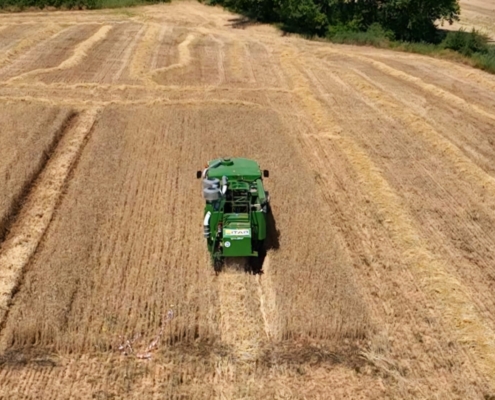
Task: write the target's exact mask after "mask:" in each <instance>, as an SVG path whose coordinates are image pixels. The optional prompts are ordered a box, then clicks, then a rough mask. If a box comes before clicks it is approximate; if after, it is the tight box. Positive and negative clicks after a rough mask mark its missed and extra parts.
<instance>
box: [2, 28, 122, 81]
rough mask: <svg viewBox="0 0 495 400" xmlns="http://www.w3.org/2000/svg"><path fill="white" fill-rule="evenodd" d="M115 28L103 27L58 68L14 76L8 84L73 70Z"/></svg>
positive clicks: (80, 44)
mask: <svg viewBox="0 0 495 400" xmlns="http://www.w3.org/2000/svg"><path fill="white" fill-rule="evenodd" d="M112 28H113V26H112V25H103V26H102V27H101V28H100V29H98V31H97V32H96V33H95V34H93V35H92V36H90V37H89V38H88V39H86V40H85V41H83V42H81V43H79V44H78V45H77V46H76V47H75V48H74V51H73V53H72V56H70V57H69V58H67V59H66V60H65V61H63V62H62V63H60V64H59V65H58V66H56V67H52V68H41V69H35V70H33V71H28V72H25V73H24V74H21V75H17V76H14V77H12V78H10V79H9V80H8V81H7V83H13V82H17V81H18V80H21V79H25V78H27V77H29V76H35V75H40V74H43V73H47V72H53V71H61V70H64V69H69V68H73V67H75V66H76V65H78V64H80V63H81V62H82V61H83V60H84V59H85V58H86V56H87V53H88V51H89V50H90V49H91V48H92V47H93V46H95V45H96V44H97V43H98V42H100V41H102V40H103V39H105V38H106V37H107V35H108V32H110V30H111V29H112Z"/></svg>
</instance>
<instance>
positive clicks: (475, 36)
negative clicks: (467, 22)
mask: <svg viewBox="0 0 495 400" xmlns="http://www.w3.org/2000/svg"><path fill="white" fill-rule="evenodd" d="M441 47H443V48H444V49H450V50H454V51H458V52H459V53H461V54H463V55H465V56H471V55H473V54H475V53H487V52H488V49H489V48H488V37H487V36H485V35H483V34H481V33H480V32H478V31H476V30H475V29H473V30H472V31H471V32H465V31H464V30H462V29H461V30H459V31H456V32H449V33H448V34H447V36H446V37H445V39H444V40H443V42H442V43H441Z"/></svg>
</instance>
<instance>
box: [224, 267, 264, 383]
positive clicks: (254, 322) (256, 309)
mask: <svg viewBox="0 0 495 400" xmlns="http://www.w3.org/2000/svg"><path fill="white" fill-rule="evenodd" d="M247 262H248V261H247V260H243V261H240V260H237V259H235V260H227V261H226V265H225V267H224V270H223V271H222V272H221V273H220V274H219V275H218V276H217V288H218V301H219V311H220V336H221V340H222V342H223V343H224V344H226V345H227V346H228V347H229V350H230V354H229V357H228V358H227V360H222V361H221V363H222V364H221V365H219V374H220V377H221V378H222V380H224V381H227V382H228V381H230V380H231V379H232V378H233V377H235V376H237V377H240V376H242V375H244V374H246V373H253V372H254V371H255V370H256V364H257V361H258V360H259V358H260V356H261V355H262V346H263V343H264V342H266V341H267V340H268V332H267V323H266V319H265V314H264V312H263V309H262V307H263V298H262V297H260V295H261V293H260V286H259V284H258V283H257V281H256V280H257V277H256V276H253V275H250V274H248V273H246V272H245V271H244V263H247ZM225 361H226V362H225ZM232 372H233V373H234V374H233V376H231V374H232Z"/></svg>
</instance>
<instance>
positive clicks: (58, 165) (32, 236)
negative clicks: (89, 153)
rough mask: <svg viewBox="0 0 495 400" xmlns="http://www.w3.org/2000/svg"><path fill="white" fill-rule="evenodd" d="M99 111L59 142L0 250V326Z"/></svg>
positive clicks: (81, 117)
mask: <svg viewBox="0 0 495 400" xmlns="http://www.w3.org/2000/svg"><path fill="white" fill-rule="evenodd" d="M98 114H99V109H97V108H94V109H91V110H88V111H84V112H82V113H81V114H80V115H79V116H78V117H77V121H76V122H75V124H74V125H73V127H72V128H71V129H70V130H69V131H68V132H67V133H66V134H65V136H64V137H63V138H62V139H61V141H60V143H59V145H58V147H57V149H56V150H55V152H54V154H53V156H52V158H51V159H50V160H49V161H48V163H47V165H46V167H45V169H44V170H43V172H42V173H41V174H40V176H39V178H38V179H37V181H36V183H35V184H34V187H33V189H32V191H31V193H30V194H29V196H28V199H27V201H26V203H25V205H24V206H23V208H22V210H21V212H20V214H19V217H18V219H17V221H16V222H15V223H14V225H13V226H12V229H11V232H10V234H9V236H8V237H7V239H6V241H5V242H4V243H3V245H2V247H1V248H0V326H2V324H3V323H4V320H5V316H6V314H7V312H8V309H9V306H10V303H11V298H12V294H13V293H14V292H15V290H16V288H17V286H18V284H19V282H20V280H21V278H22V275H23V271H24V270H25V268H26V266H27V265H28V263H29V261H30V259H31V257H32V256H33V255H34V253H35V251H36V249H37V248H38V245H39V244H40V242H41V240H42V238H43V235H44V233H45V231H46V229H47V228H48V226H49V224H50V222H51V220H52V217H53V214H54V212H55V209H56V207H57V204H58V201H59V198H60V196H61V194H62V191H63V187H64V184H65V182H66V179H67V177H68V176H69V173H70V171H71V168H72V166H73V165H74V163H75V162H76V161H77V159H78V157H79V155H80V154H81V152H82V149H83V148H84V144H85V142H86V139H87V137H88V134H89V133H90V131H91V129H92V127H93V125H94V123H95V121H96V119H97V116H98Z"/></svg>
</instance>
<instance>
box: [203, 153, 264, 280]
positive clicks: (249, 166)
mask: <svg viewBox="0 0 495 400" xmlns="http://www.w3.org/2000/svg"><path fill="white" fill-rule="evenodd" d="M196 176H197V178H198V179H201V178H202V179H203V182H202V183H203V197H204V199H205V200H206V206H205V212H204V221H203V228H204V237H205V238H206V243H207V245H208V250H209V252H210V254H211V260H212V264H213V267H214V269H215V272H217V273H218V272H219V271H221V269H222V266H223V264H224V260H225V258H226V257H249V259H250V261H251V263H250V264H251V266H252V270H255V271H256V270H258V271H259V269H260V267H259V263H258V261H259V257H262V256H263V254H264V251H265V248H264V241H265V239H266V235H267V220H266V214H267V213H269V212H270V204H269V195H268V192H267V191H265V189H264V187H263V177H265V178H267V177H268V176H269V172H268V171H267V170H264V171H263V172H262V171H261V169H260V166H259V165H258V163H257V162H255V161H252V160H248V159H246V158H221V159H217V160H213V161H210V162H209V163H208V165H207V167H206V168H205V170H204V171H198V172H197V175H196Z"/></svg>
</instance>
